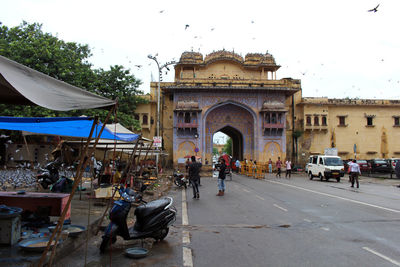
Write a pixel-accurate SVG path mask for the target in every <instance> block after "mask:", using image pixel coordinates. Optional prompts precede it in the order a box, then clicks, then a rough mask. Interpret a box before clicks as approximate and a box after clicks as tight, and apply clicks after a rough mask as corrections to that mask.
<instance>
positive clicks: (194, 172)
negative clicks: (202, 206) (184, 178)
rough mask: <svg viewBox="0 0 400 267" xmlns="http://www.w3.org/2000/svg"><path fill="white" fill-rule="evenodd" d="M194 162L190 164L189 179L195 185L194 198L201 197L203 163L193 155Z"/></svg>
mask: <svg viewBox="0 0 400 267" xmlns="http://www.w3.org/2000/svg"><path fill="white" fill-rule="evenodd" d="M191 159H192V164H190V165H189V181H190V183H191V184H192V187H193V198H194V199H199V198H200V194H199V182H200V168H201V163H200V162H196V157H195V156H192V157H191Z"/></svg>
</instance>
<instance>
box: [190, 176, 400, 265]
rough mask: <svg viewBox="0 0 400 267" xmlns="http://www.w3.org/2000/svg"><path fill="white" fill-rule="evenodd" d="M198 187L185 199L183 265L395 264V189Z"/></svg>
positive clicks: (398, 252)
mask: <svg viewBox="0 0 400 267" xmlns="http://www.w3.org/2000/svg"><path fill="white" fill-rule="evenodd" d="M202 183H203V186H202V187H201V188H200V189H201V194H200V195H201V199H200V200H193V199H191V198H189V197H188V202H187V212H188V226H187V227H184V231H188V232H189V236H190V243H188V244H183V246H184V247H187V248H188V249H190V252H191V253H187V254H189V255H188V256H186V260H185V259H184V260H185V262H186V263H187V265H190V259H189V260H188V257H189V256H190V254H192V255H191V257H192V262H193V266H196V267H198V266H396V264H397V266H400V238H399V237H400V227H399V226H400V208H399V207H400V205H399V204H400V194H399V192H400V190H399V189H398V188H396V187H393V186H386V185H379V184H371V183H368V184H361V188H360V189H350V187H349V184H348V183H347V182H346V181H344V182H341V183H336V182H320V181H310V180H308V179H307V178H305V177H296V178H292V179H291V180H286V179H275V178H274V177H273V176H271V177H267V179H265V180H255V179H252V178H248V177H244V176H237V175H234V177H233V181H232V182H231V181H227V192H226V195H225V196H224V197H217V196H215V193H216V191H217V189H216V180H215V179H203V181H202ZM188 195H190V196H191V193H189V191H188ZM186 251H187V250H186ZM183 254H185V253H183ZM183 257H184V256H183ZM184 258H185V257H184ZM185 262H184V263H185Z"/></svg>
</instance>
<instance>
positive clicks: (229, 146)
mask: <svg viewBox="0 0 400 267" xmlns="http://www.w3.org/2000/svg"><path fill="white" fill-rule="evenodd" d="M222 151H223V152H225V153H226V154H228V155H232V138H230V137H229V138H228V140H227V141H226V144H225V145H224V148H223V149H222Z"/></svg>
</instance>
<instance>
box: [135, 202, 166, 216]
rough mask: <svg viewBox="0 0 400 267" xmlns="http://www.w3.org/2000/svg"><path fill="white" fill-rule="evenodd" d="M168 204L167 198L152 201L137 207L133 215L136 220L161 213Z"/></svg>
mask: <svg viewBox="0 0 400 267" xmlns="http://www.w3.org/2000/svg"><path fill="white" fill-rule="evenodd" d="M168 204H170V199H168V198H161V199H157V200H153V201H151V202H149V203H147V204H144V205H141V206H139V207H137V208H136V209H135V215H136V217H137V218H138V219H139V218H144V217H147V216H149V215H150V214H153V213H157V212H160V211H162V210H163V209H164V208H165V207H166V206H168Z"/></svg>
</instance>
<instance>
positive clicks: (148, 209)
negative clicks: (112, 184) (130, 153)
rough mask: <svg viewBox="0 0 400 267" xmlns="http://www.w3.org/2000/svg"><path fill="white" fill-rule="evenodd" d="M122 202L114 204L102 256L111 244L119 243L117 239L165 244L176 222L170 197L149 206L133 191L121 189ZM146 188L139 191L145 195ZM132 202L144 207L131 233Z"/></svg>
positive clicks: (137, 211) (138, 214)
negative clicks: (129, 221) (129, 215)
mask: <svg viewBox="0 0 400 267" xmlns="http://www.w3.org/2000/svg"><path fill="white" fill-rule="evenodd" d="M116 190H118V192H119V194H120V197H121V199H120V200H117V201H115V202H114V206H113V207H112V208H111V210H110V213H109V218H110V223H109V224H108V226H107V228H106V229H105V231H104V235H103V237H102V238H103V240H102V242H101V245H100V252H101V253H104V252H105V250H106V249H107V247H108V246H109V245H110V244H111V243H115V242H116V241H117V236H118V235H119V236H121V237H122V238H123V239H124V240H131V239H145V238H154V239H155V240H156V241H161V240H163V239H164V238H165V237H166V236H167V235H168V232H169V226H170V225H172V224H173V223H174V222H175V220H176V209H175V207H173V206H172V204H173V199H172V198H171V197H167V198H162V199H158V200H154V201H151V202H149V203H146V202H145V201H144V200H143V199H142V196H141V194H140V193H136V192H134V191H133V190H132V189H130V188H126V189H125V188H124V187H123V186H119V187H117V188H116ZM143 190H144V188H143V187H142V189H141V190H140V191H143ZM133 202H136V203H138V202H142V203H144V204H143V205H140V206H138V207H137V208H136V209H135V216H136V222H135V224H134V226H133V228H130V229H128V226H127V223H126V219H127V217H128V213H129V211H130V209H131V205H132V203H133Z"/></svg>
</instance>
